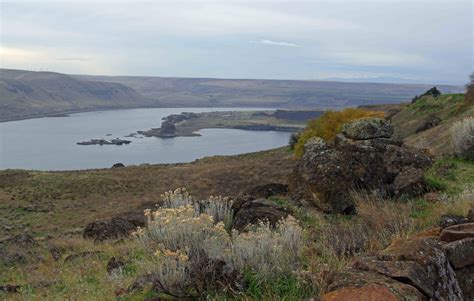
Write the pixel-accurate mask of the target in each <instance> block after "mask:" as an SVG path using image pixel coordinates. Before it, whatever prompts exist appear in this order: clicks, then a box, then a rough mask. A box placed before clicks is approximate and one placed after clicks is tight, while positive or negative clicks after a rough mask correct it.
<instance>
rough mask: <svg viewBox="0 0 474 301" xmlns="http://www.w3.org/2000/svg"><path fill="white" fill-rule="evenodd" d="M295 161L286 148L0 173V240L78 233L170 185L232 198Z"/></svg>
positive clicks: (278, 178)
mask: <svg viewBox="0 0 474 301" xmlns="http://www.w3.org/2000/svg"><path fill="white" fill-rule="evenodd" d="M294 164H295V160H294V159H293V158H292V155H291V154H290V152H289V151H288V149H287V148H280V149H276V150H271V151H263V152H258V153H251V154H245V155H239V156H228V157H224V156H222V157H221V156H217V157H209V158H203V159H200V160H196V161H195V162H192V163H183V164H169V165H168V164H165V165H149V166H130V167H126V168H115V169H97V170H85V171H64V172H40V171H26V170H4V171H0V238H5V237H7V236H10V235H13V234H17V233H21V232H24V231H26V232H29V233H32V234H33V235H35V236H43V237H44V236H46V235H49V236H51V235H53V236H55V235H63V234H68V233H69V234H77V233H79V232H81V231H82V227H84V226H85V225H86V224H87V223H88V222H90V221H93V220H95V219H97V218H106V217H110V216H112V215H115V214H119V213H122V212H129V211H133V210H141V208H143V206H146V205H150V204H153V203H154V202H156V201H157V200H158V199H159V196H160V194H162V193H164V192H165V191H168V190H170V189H175V188H178V187H183V186H185V187H187V188H188V189H189V190H190V191H191V192H192V193H193V195H195V196H196V197H207V196H209V195H224V196H235V195H238V194H240V193H242V192H243V191H246V190H248V189H250V188H253V187H254V186H256V185H260V184H265V183H286V181H287V175H288V174H289V172H290V171H291V169H292V167H293V165H294Z"/></svg>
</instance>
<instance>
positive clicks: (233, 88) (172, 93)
mask: <svg viewBox="0 0 474 301" xmlns="http://www.w3.org/2000/svg"><path fill="white" fill-rule="evenodd" d="M76 78H80V79H87V80H97V81H107V82H116V83H121V84H124V85H126V86H129V87H131V88H133V89H135V90H136V91H137V92H139V93H141V94H142V95H144V96H145V97H148V98H151V99H155V100H158V101H159V102H160V103H163V104H166V105H168V106H221V107H230V106H234V107H236V106H251V107H278V108H327V107H335V108H337V107H346V106H358V105H370V104H379V103H399V102H401V101H408V100H409V99H411V98H412V97H413V96H415V95H417V94H420V93H422V92H424V91H426V90H427V89H429V88H431V87H432V85H431V86H430V85H426V84H382V83H347V82H336V81H309V80H260V79H213V78H173V77H145V76H76ZM438 88H440V89H441V90H442V92H443V93H460V92H464V88H463V87H460V86H439V87H438Z"/></svg>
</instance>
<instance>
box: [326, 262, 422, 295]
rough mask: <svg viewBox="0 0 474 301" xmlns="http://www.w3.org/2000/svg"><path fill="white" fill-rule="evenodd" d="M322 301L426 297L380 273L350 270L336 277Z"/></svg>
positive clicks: (411, 287)
mask: <svg viewBox="0 0 474 301" xmlns="http://www.w3.org/2000/svg"><path fill="white" fill-rule="evenodd" d="M326 291H327V293H325V294H324V295H323V296H322V298H321V300H322V301H362V300H363V301H382V300H383V301H399V300H400V301H401V300H412V301H422V300H426V297H425V296H424V295H423V294H422V293H421V292H420V291H418V290H417V289H416V288H415V287H413V286H411V285H408V284H405V283H401V282H398V281H396V280H393V279H391V278H389V277H385V276H383V275H380V274H378V273H374V272H367V271H361V270H356V269H350V270H349V271H347V272H345V273H340V274H337V275H336V276H335V281H333V282H332V283H330V284H329V286H328V288H327V290H326Z"/></svg>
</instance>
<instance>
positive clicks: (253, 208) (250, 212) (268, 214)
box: [232, 196, 290, 231]
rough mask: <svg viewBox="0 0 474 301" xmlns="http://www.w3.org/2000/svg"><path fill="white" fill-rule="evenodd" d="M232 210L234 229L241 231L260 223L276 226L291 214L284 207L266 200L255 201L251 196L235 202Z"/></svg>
mask: <svg viewBox="0 0 474 301" xmlns="http://www.w3.org/2000/svg"><path fill="white" fill-rule="evenodd" d="M232 209H233V215H234V218H233V221H232V228H233V229H237V230H239V231H242V230H245V228H246V227H247V226H248V225H251V224H256V223H258V222H259V221H264V222H269V223H270V224H271V225H275V224H276V223H278V222H279V221H280V220H282V219H284V218H286V217H288V215H289V214H290V211H289V210H288V209H286V208H284V207H281V206H278V205H276V204H274V203H272V202H270V201H268V200H266V199H255V198H254V197H250V196H245V197H242V198H239V199H237V200H236V201H234V202H233V204H232Z"/></svg>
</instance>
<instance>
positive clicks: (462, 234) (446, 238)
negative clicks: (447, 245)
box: [439, 223, 474, 242]
mask: <svg viewBox="0 0 474 301" xmlns="http://www.w3.org/2000/svg"><path fill="white" fill-rule="evenodd" d="M464 238H474V223H465V224H460V225H455V226H451V227H447V228H444V229H443V231H441V235H440V237H439V239H440V240H441V241H443V242H452V241H456V240H461V239H464Z"/></svg>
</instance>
